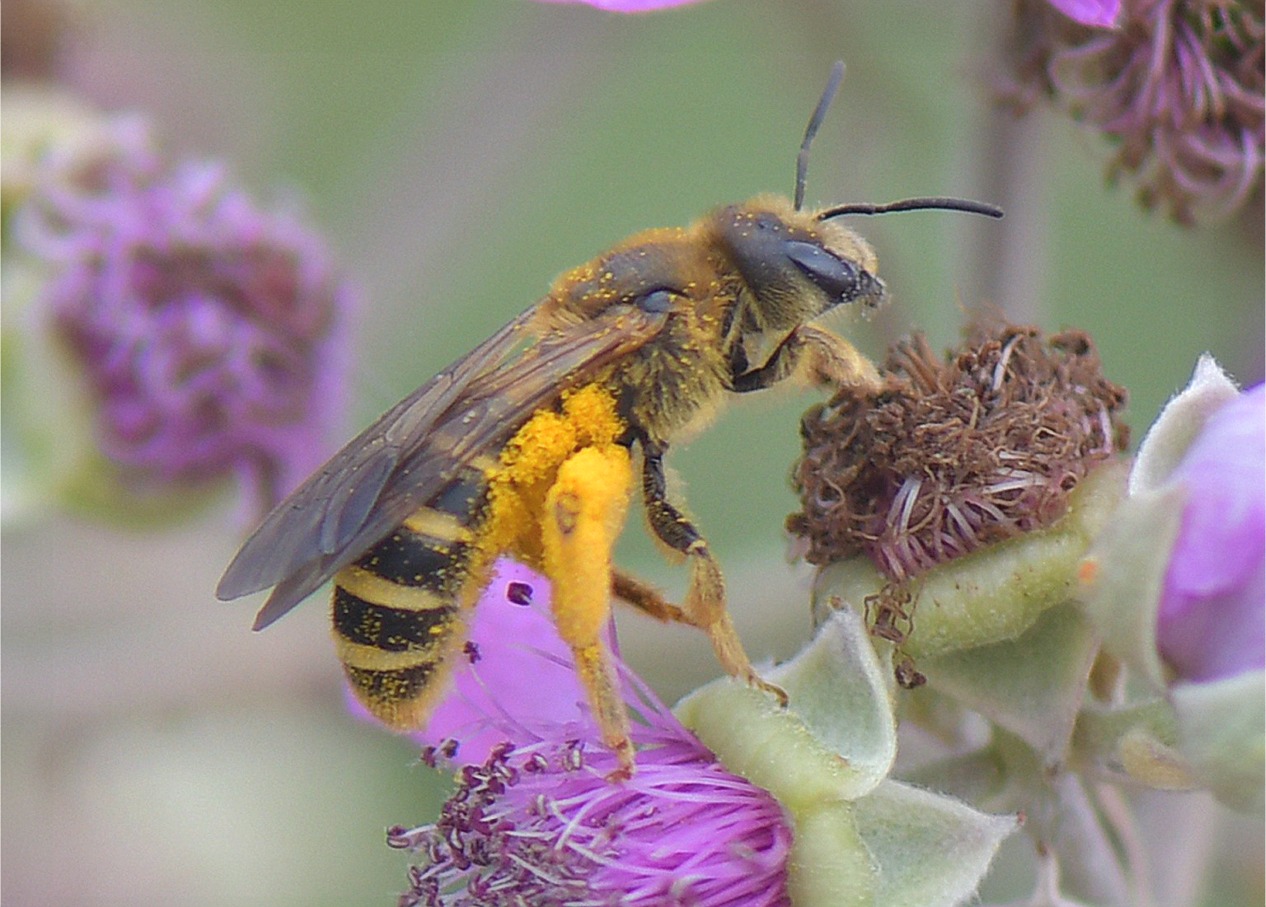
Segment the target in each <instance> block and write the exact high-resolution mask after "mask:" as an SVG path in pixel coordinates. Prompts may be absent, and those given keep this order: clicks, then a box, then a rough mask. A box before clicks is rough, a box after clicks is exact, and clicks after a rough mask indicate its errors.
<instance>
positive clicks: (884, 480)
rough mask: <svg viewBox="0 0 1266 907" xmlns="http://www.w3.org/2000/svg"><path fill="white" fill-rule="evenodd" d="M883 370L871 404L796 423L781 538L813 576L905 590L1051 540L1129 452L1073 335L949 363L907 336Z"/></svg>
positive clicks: (858, 395) (862, 397)
mask: <svg viewBox="0 0 1266 907" xmlns="http://www.w3.org/2000/svg"><path fill="white" fill-rule="evenodd" d="M886 370H887V372H888V374H887V376H886V378H885V384H884V385H883V387H882V388H881V389H880V390H879V391H877V392H872V391H870V390H867V389H864V388H855V387H848V388H845V389H843V390H841V391H840V393H839V394H837V395H836V396H835V398H834V399H832V400H831V401H830V402H829V403H827V404H826V405H820V406H815V407H813V408H811V409H810V410H809V411H808V412H807V413H805V416H804V418H803V420H802V422H801V434H802V436H803V439H804V456H803V457H802V459H801V460H800V462H799V463H798V464H797V465H796V467H795V470H794V474H793V483H794V484H795V487H796V490H797V492H798V493H799V495H800V499H801V504H802V510H801V512H800V513H797V514H794V515H792V516H791V517H790V518H789V519H788V521H787V525H788V528H789V529H790V530H791V532H793V533H794V534H796V535H799V536H803V537H804V538H805V539H806V540H807V542H808V552H807V554H806V558H807V559H808V560H809V561H810V562H811V563H814V564H819V565H822V564H828V563H831V562H833V561H839V560H843V559H845V558H848V557H851V556H853V555H855V554H860V553H864V554H866V555H867V556H868V557H869V558H870V559H871V560H872V561H873V562H874V563H875V565H876V567H878V569H879V570H880V571H881V572H883V573H884V574H885V575H886V576H888V578H889V579H891V580H892V581H894V582H897V583H900V582H903V581H905V580H907V579H909V578H910V577H913V576H917V575H918V574H921V573H923V572H925V571H927V570H929V569H931V568H932V567H935V566H936V565H938V564H942V563H945V562H947V561H950V560H953V559H955V558H959V557H962V556H964V555H967V554H970V553H971V552H973V551H976V550H977V549H979V548H982V547H984V546H986V545H989V544H992V543H995V542H998V541H1002V540H1004V539H1008V538H1012V537H1015V536H1018V535H1021V534H1024V533H1027V532H1032V531H1033V530H1035V529H1039V528H1042V527H1045V526H1049V525H1050V524H1052V523H1053V522H1055V521H1056V520H1058V519H1059V518H1060V517H1061V516H1062V515H1063V514H1064V512H1065V511H1066V509H1067V505H1068V496H1069V493H1070V492H1071V491H1072V490H1073V489H1074V488H1075V487H1076V485H1077V484H1078V482H1079V481H1080V480H1081V479H1082V478H1083V477H1084V476H1085V475H1086V473H1087V472H1088V471H1089V470H1090V469H1091V468H1093V467H1094V466H1095V465H1096V464H1097V463H1100V462H1102V461H1103V460H1105V459H1107V458H1108V457H1110V456H1111V455H1112V454H1113V453H1114V452H1115V451H1117V450H1118V449H1120V448H1121V447H1123V446H1124V438H1125V431H1124V429H1123V428H1122V427H1121V426H1120V425H1119V424H1118V422H1117V421H1116V420H1117V416H1118V413H1119V410H1120V409H1121V408H1122V407H1123V406H1124V404H1125V391H1124V390H1122V389H1121V388H1120V387H1118V386H1116V385H1114V384H1112V383H1111V382H1109V381H1107V380H1106V379H1105V378H1104V377H1103V375H1102V371H1101V368H1100V363H1099V357H1098V355H1097V353H1096V352H1095V349H1094V346H1093V344H1092V343H1091V341H1090V338H1089V337H1087V336H1086V335H1085V334H1083V333H1080V332H1076V331H1067V332H1064V333H1062V334H1057V335H1055V336H1053V337H1051V338H1050V339H1049V340H1047V339H1044V338H1043V337H1042V336H1041V334H1040V332H1039V331H1038V330H1037V329H1036V328H1031V327H1014V326H1010V325H1001V326H998V327H995V328H993V329H990V330H988V331H985V330H980V331H978V332H977V333H976V335H975V336H974V337H972V338H971V339H970V340H969V342H968V343H967V344H966V345H965V347H964V348H963V349H962V350H961V351H960V352H958V353H957V354H955V355H953V356H951V357H949V358H947V359H946V360H944V361H942V360H940V359H939V358H938V357H937V356H936V355H935V354H934V353H933V352H932V350H931V348H930V347H929V346H928V344H927V341H926V340H924V339H923V338H922V337H917V336H916V337H915V338H914V339H912V340H909V341H904V342H901V343H899V344H897V345H896V346H895V347H894V349H893V350H892V352H891V353H890V355H889V358H888V361H887V363H886Z"/></svg>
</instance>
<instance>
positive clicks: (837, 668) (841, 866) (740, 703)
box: [676, 610, 1019, 907]
mask: <svg viewBox="0 0 1266 907" xmlns="http://www.w3.org/2000/svg"><path fill="white" fill-rule="evenodd" d="M764 676H765V677H766V678H767V679H769V680H770V681H771V682H773V683H776V684H778V685H779V686H781V687H782V688H783V689H785V690H786V691H787V693H788V695H789V697H790V705H789V706H788V708H786V709H780V708H778V707H777V706H776V705H774V704H773V702H772V701H771V700H770V699H769V698H768V697H767V696H764V695H762V694H759V693H757V692H755V691H753V690H751V689H750V688H749V687H748V686H747V685H746V684H743V683H741V682H738V681H734V680H731V679H726V680H721V681H717V682H715V683H712V684H710V685H708V686H706V687H703V688H702V689H700V690H698V691H696V692H695V693H692V694H691V695H690V696H688V697H687V698H686V699H684V700H683V701H682V702H681V703H680V704H679V705H678V706H677V709H676V712H677V715H678V717H679V718H680V719H681V720H682V722H683V723H684V724H685V725H686V726H687V727H689V728H690V729H691V730H693V731H694V732H695V734H697V735H698V736H699V739H700V740H702V741H703V742H704V743H705V744H706V745H707V746H708V747H709V748H711V749H712V750H713V751H714V752H715V753H716V754H717V756H718V758H720V760H721V761H722V762H723V763H724V764H725V765H726V767H727V768H729V769H730V770H731V771H735V772H737V773H739V774H741V775H744V776H745V777H747V778H748V779H749V780H751V781H752V782H753V783H754V784H757V785H760V786H761V787H764V788H766V789H767V790H769V791H770V792H771V793H772V794H773V795H774V796H775V797H777V798H778V800H779V802H780V803H782V805H783V806H784V808H785V809H786V810H787V811H788V813H789V814H790V815H791V817H792V821H793V823H794V826H795V843H794V845H793V849H792V857H791V868H790V875H789V880H788V887H789V889H790V891H791V895H792V903H793V904H795V905H797V907H817V905H822V907H828V905H829V907H836V905H852V904H857V905H864V904H877V905H884V907H901V905H910V907H916V905H918V907H930V905H941V904H943V905H953V904H959V903H963V902H964V901H966V900H967V899H969V898H970V897H971V896H972V894H973V893H974V892H975V890H976V886H977V885H978V884H979V883H980V880H981V878H982V877H983V876H984V873H985V871H986V869H987V868H988V866H989V862H990V860H991V859H992V858H993V855H994V853H995V852H996V850H997V847H998V844H999V843H1000V842H1001V841H1002V839H1003V838H1005V837H1006V836H1007V835H1009V834H1010V833H1011V832H1013V831H1014V830H1015V829H1016V828H1017V827H1018V826H1019V821H1018V819H1017V818H1016V817H1015V816H991V815H987V814H985V813H981V812H978V811H976V810H975V809H972V808H971V807H969V806H967V805H965V804H964V803H961V802H960V801H958V800H955V799H953V798H951V797H946V796H943V795H940V794H936V793H932V792H929V791H924V790H921V789H918V788H914V787H911V786H909V785H906V784H902V783H900V782H896V781H892V780H889V779H888V777H887V776H888V774H889V772H890V771H891V768H892V763H893V759H894V758H895V756H896V747H897V738H896V722H895V720H894V717H893V699H892V688H891V681H890V680H889V678H890V672H889V671H888V670H887V669H886V668H885V667H884V666H883V665H882V664H881V663H880V660H879V658H878V657H877V656H876V654H875V651H874V649H873V647H872V646H871V643H870V639H869V637H868V635H867V632H866V628H865V626H864V625H863V623H862V620H861V618H860V617H859V616H858V615H857V614H855V613H853V612H851V611H847V610H845V611H840V612H838V613H836V614H834V615H832V616H831V617H830V618H829V619H828V620H827V621H826V622H825V623H824V624H823V626H822V628H821V629H820V631H819V633H818V635H817V637H816V638H815V639H814V641H813V642H812V643H811V644H810V645H809V646H808V648H806V649H805V650H804V651H803V652H802V653H801V654H800V655H798V656H797V657H796V658H795V659H793V660H792V661H790V662H788V663H787V664H785V665H781V666H779V667H777V668H774V669H772V670H769V671H766V672H764Z"/></svg>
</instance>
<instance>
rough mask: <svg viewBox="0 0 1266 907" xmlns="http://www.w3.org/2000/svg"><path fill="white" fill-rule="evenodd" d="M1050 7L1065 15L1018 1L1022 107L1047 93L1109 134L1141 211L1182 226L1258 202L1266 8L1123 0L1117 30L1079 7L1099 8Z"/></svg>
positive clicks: (1113, 172) (1190, 0)
mask: <svg viewBox="0 0 1266 907" xmlns="http://www.w3.org/2000/svg"><path fill="white" fill-rule="evenodd" d="M1054 5H1055V6H1057V7H1059V9H1060V10H1061V11H1062V12H1063V13H1064V14H1065V15H1057V14H1054V13H1052V12H1051V10H1050V7H1049V6H1047V4H1046V3H1040V2H1038V0H1029V3H1028V4H1027V5H1026V4H1021V6H1020V10H1021V15H1020V17H1019V20H1018V23H1019V24H1018V28H1017V35H1016V39H1015V45H1016V50H1015V58H1016V60H1015V69H1016V73H1017V77H1016V78H1017V81H1018V83H1020V87H1017V88H1016V89H1015V90H1014V92H1013V94H1014V95H1015V96H1016V98H1017V99H1018V100H1020V101H1021V102H1022V103H1025V104H1027V103H1029V102H1030V101H1031V100H1032V96H1033V95H1034V94H1045V95H1049V96H1051V97H1052V98H1053V99H1054V100H1055V102H1056V103H1058V104H1059V105H1060V106H1062V107H1064V108H1065V109H1067V110H1068V111H1069V112H1070V113H1071V114H1072V115H1073V116H1074V117H1075V118H1077V119H1079V120H1082V121H1084V122H1086V123H1088V124H1090V125H1092V126H1094V127H1095V128H1097V129H1099V130H1100V131H1102V132H1103V133H1104V134H1105V135H1106V136H1107V137H1108V138H1109V139H1110V140H1111V141H1112V142H1113V144H1114V145H1115V146H1116V148H1117V151H1116V154H1115V155H1114V157H1113V159H1112V162H1111V164H1110V165H1109V170H1108V173H1109V176H1110V177H1112V178H1115V177H1116V176H1117V175H1118V174H1120V173H1130V174H1135V175H1136V176H1137V178H1138V181H1139V187H1140V188H1139V198H1140V201H1141V202H1142V204H1144V205H1145V206H1146V207H1149V208H1150V207H1153V206H1156V205H1157V204H1165V205H1167V206H1168V208H1169V210H1170V213H1171V215H1172V216H1173V217H1174V218H1175V219H1176V220H1179V221H1181V222H1185V223H1190V222H1192V221H1193V220H1194V219H1195V216H1196V214H1197V213H1201V212H1203V213H1207V214H1210V215H1212V216H1226V215H1229V214H1230V213H1232V212H1233V211H1235V210H1237V209H1238V208H1240V207H1242V206H1243V205H1245V204H1246V203H1247V202H1248V201H1250V200H1251V199H1253V198H1256V197H1259V196H1260V188H1261V183H1262V167H1263V158H1264V156H1266V152H1264V150H1263V143H1264V142H1266V128H1264V126H1263V124H1264V122H1266V102H1264V101H1263V87H1264V86H1266V82H1264V81H1263V68H1262V55H1263V36H1264V34H1266V30H1264V28H1263V20H1262V7H1261V4H1260V3H1255V4H1254V3H1239V2H1219V3H1203V2H1198V0H1125V2H1123V3H1122V4H1121V8H1120V10H1119V11H1118V12H1117V14H1116V16H1115V25H1116V27H1115V28H1102V27H1094V26H1101V25H1104V24H1105V23H1103V22H1096V21H1093V19H1089V20H1088V19H1086V18H1083V17H1082V15H1079V14H1078V13H1077V12H1076V11H1075V10H1073V9H1071V7H1076V8H1078V9H1079V10H1080V13H1081V14H1086V15H1088V14H1089V10H1088V9H1087V8H1088V7H1092V6H1094V5H1096V4H1091V3H1089V2H1072V0H1064V2H1059V3H1055V4H1054ZM1105 12H1106V10H1105ZM1066 16H1071V18H1072V19H1075V20H1077V21H1076V22H1074V21H1070V20H1069V18H1066Z"/></svg>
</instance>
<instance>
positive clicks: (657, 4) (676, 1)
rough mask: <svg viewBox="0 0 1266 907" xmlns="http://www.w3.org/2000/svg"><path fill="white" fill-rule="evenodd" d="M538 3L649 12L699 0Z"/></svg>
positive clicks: (549, 0) (545, 0)
mask: <svg viewBox="0 0 1266 907" xmlns="http://www.w3.org/2000/svg"><path fill="white" fill-rule="evenodd" d="M538 2H540V3H570V4H573V5H575V4H583V5H585V6H592V7H593V8H594V9H604V10H606V11H607V12H611V13H649V12H653V11H654V10H657V9H670V8H672V7H674V6H689V5H691V4H692V3H699V2H701V0H538Z"/></svg>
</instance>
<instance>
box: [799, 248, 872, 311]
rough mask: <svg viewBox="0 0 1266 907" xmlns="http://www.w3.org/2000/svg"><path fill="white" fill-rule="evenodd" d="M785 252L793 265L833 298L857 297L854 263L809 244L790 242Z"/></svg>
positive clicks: (847, 298) (846, 298)
mask: <svg viewBox="0 0 1266 907" xmlns="http://www.w3.org/2000/svg"><path fill="white" fill-rule="evenodd" d="M785 250H786V253H787V257H788V258H790V259H791V261H792V263H793V264H794V265H795V266H796V267H797V268H799V269H800V270H801V271H803V272H804V275H805V276H806V277H808V278H809V279H810V280H812V281H813V282H814V283H815V284H817V285H818V287H819V288H821V290H822V292H824V293H826V294H827V295H828V296H830V297H831V298H833V299H842V300H845V301H847V300H850V299H853V298H854V297H855V296H856V295H857V268H856V267H855V266H854V265H853V263H852V262H850V261H847V260H845V259H842V258H836V257H835V256H834V255H832V254H831V253H830V252H827V251H826V250H825V249H823V248H822V247H821V246H817V245H814V244H813V243H808V242H788V243H787V244H786V247H785Z"/></svg>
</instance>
